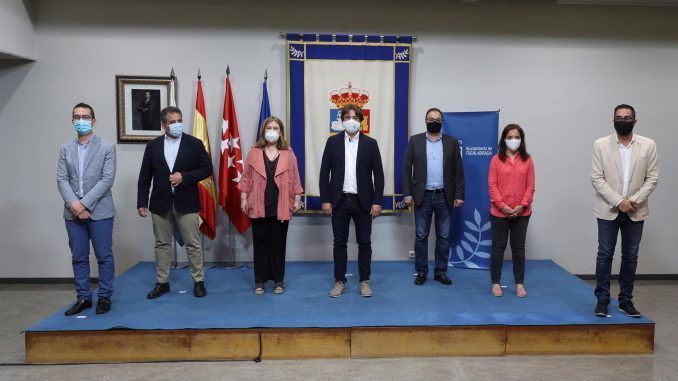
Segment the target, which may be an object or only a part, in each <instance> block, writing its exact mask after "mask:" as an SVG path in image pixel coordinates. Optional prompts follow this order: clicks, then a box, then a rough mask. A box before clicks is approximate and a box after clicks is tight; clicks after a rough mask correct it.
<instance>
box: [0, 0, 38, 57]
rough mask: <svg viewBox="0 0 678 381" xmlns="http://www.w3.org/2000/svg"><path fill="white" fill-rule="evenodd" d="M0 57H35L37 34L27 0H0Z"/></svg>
mask: <svg viewBox="0 0 678 381" xmlns="http://www.w3.org/2000/svg"><path fill="white" fill-rule="evenodd" d="M0 36H1V37H0V58H6V57H18V58H25V59H29V60H34V59H35V56H36V55H35V36H34V33H33V22H32V21H31V17H30V6H29V4H27V2H26V0H23V1H22V0H0Z"/></svg>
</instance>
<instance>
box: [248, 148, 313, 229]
mask: <svg viewBox="0 0 678 381" xmlns="http://www.w3.org/2000/svg"><path fill="white" fill-rule="evenodd" d="M274 181H275V184H276V185H277V186H278V220H280V221H287V220H290V219H291V218H292V207H293V206H294V196H295V195H298V194H302V193H304V188H302V187H301V181H300V180H299V169H298V167H297V157H296V156H295V155H294V152H292V150H291V149H286V150H280V158H279V159H278V166H277V167H276V170H275V179H274ZM238 189H239V190H240V191H241V192H244V193H247V205H248V206H249V208H250V210H249V214H248V215H249V217H250V218H263V217H265V216H266V211H265V208H266V205H265V204H264V191H265V190H266V167H265V165H264V153H263V150H262V149H261V148H257V147H252V149H250V152H249V153H248V154H247V158H246V159H245V168H244V171H243V174H242V178H241V179H240V184H238Z"/></svg>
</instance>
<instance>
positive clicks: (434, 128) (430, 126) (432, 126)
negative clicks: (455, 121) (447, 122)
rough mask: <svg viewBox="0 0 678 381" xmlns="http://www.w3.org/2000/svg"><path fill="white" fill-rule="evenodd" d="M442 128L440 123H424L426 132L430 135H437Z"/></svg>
mask: <svg viewBox="0 0 678 381" xmlns="http://www.w3.org/2000/svg"><path fill="white" fill-rule="evenodd" d="M442 127H443V124H442V123H441V122H426V130H427V131H428V132H430V133H432V134H437V133H438V132H440V129H441V128H442Z"/></svg>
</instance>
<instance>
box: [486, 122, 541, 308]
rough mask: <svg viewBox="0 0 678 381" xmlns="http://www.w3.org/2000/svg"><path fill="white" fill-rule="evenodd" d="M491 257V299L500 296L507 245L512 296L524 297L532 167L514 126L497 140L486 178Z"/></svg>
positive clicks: (532, 186) (523, 140) (532, 193)
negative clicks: (511, 265) (511, 270)
mask: <svg viewBox="0 0 678 381" xmlns="http://www.w3.org/2000/svg"><path fill="white" fill-rule="evenodd" d="M488 186H489V193H490V202H491V207H490V222H491V225H492V255H491V261H490V274H491V278H492V295H494V296H502V290H501V285H500V282H501V268H502V265H503V264H504V251H505V250H506V245H507V243H508V241H509V237H510V242H511V254H512V257H513V277H514V279H515V285H516V295H517V296H518V297H520V298H524V297H526V296H527V291H525V286H524V284H523V282H524V280H525V236H526V234H527V224H528V223H529V221H530V215H532V198H533V197H534V163H533V162H532V157H530V154H528V153H527V149H526V147H525V132H524V131H523V129H522V128H521V127H520V126H519V125H517V124H509V125H507V126H506V127H505V128H504V130H503V131H502V133H501V138H500V139H499V153H498V154H497V155H495V156H494V157H493V158H492V161H491V162H490V173H489V175H488Z"/></svg>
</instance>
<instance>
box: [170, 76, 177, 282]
mask: <svg viewBox="0 0 678 381" xmlns="http://www.w3.org/2000/svg"><path fill="white" fill-rule="evenodd" d="M176 80H177V75H176V74H175V73H174V68H172V70H171V71H170V88H171V89H170V90H171V91H170V93H171V94H170V103H172V104H170V106H176V105H177V98H176V96H177V93H176ZM172 253H173V254H174V262H173V263H172V265H171V266H170V269H172V270H176V269H178V268H179V258H178V254H177V240H176V239H175V238H174V234H172Z"/></svg>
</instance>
